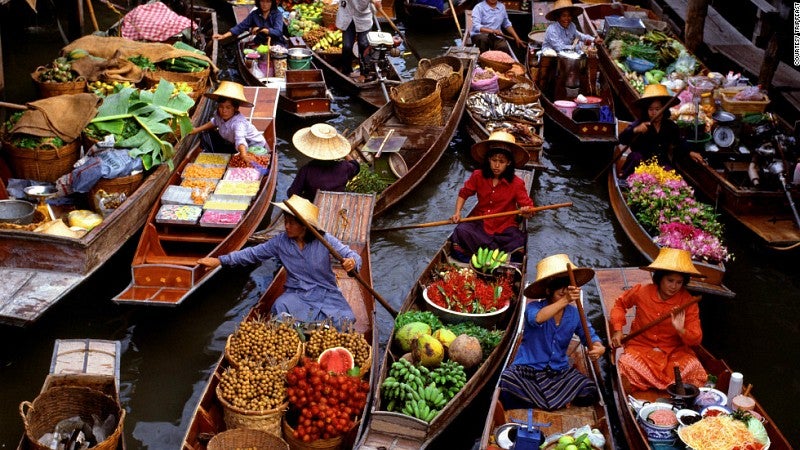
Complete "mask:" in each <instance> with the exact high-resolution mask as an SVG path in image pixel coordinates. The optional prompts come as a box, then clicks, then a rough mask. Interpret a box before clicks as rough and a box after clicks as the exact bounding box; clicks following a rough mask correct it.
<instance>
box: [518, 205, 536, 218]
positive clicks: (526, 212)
mask: <svg viewBox="0 0 800 450" xmlns="http://www.w3.org/2000/svg"><path fill="white" fill-rule="evenodd" d="M519 210H520V214H522V215H523V216H525V218H526V219H529V218H530V217H531V216H532V215H533V214H534V208H533V206H523V207H522V208H520V209H519Z"/></svg>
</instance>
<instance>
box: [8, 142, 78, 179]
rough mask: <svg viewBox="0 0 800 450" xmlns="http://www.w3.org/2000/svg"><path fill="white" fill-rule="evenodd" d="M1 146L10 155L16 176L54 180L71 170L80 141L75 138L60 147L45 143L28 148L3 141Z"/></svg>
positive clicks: (76, 156)
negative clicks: (34, 147) (37, 146)
mask: <svg viewBox="0 0 800 450" xmlns="http://www.w3.org/2000/svg"><path fill="white" fill-rule="evenodd" d="M3 147H5V149H6V151H7V152H8V155H9V156H10V162H11V167H12V169H13V170H14V174H15V175H16V176H17V178H23V179H26V180H36V181H48V182H54V181H56V180H57V179H58V178H59V177H61V176H62V175H64V174H66V173H68V172H71V171H72V165H73V164H75V162H77V161H78V158H80V150H81V142H80V140H78V139H76V140H74V141H72V142H70V143H69V144H65V145H63V146H61V147H56V146H54V145H52V144H47V145H44V146H42V147H39V148H36V149H30V148H20V147H17V146H16V145H14V144H12V143H11V142H8V141H5V142H3Z"/></svg>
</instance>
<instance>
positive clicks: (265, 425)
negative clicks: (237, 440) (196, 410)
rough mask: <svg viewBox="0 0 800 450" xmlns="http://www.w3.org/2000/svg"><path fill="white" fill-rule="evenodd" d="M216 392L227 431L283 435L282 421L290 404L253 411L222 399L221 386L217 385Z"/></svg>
mask: <svg viewBox="0 0 800 450" xmlns="http://www.w3.org/2000/svg"><path fill="white" fill-rule="evenodd" d="M216 392H217V400H219V402H220V404H221V405H222V412H223V418H224V419H225V427H226V428H227V429H229V430H235V429H239V428H247V429H251V430H261V431H266V432H267V433H269V434H273V435H275V436H280V435H281V419H282V418H283V414H284V413H285V412H286V409H288V408H289V403H288V402H285V403H283V404H282V405H281V406H279V407H277V408H274V409H263V410H260V411H252V410H247V409H242V408H239V407H238V406H234V405H231V404H230V403H229V402H228V401H227V400H225V399H224V398H222V395H220V394H221V392H220V389H219V385H217V388H216Z"/></svg>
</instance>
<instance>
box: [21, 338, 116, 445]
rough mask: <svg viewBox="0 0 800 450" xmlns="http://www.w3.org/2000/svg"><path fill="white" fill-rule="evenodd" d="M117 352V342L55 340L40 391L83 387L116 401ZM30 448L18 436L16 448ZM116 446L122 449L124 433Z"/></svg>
mask: <svg viewBox="0 0 800 450" xmlns="http://www.w3.org/2000/svg"><path fill="white" fill-rule="evenodd" d="M121 353H122V352H121V350H120V342H119V341H106V340H102V339H56V341H55V344H54V346H53V356H52V358H51V360H50V373H49V374H48V375H47V378H45V381H44V384H43V385H42V390H41V393H45V392H47V390H48V389H51V388H54V387H65V386H66V387H73V386H74V387H86V388H91V389H94V390H97V391H100V392H102V393H103V394H106V395H108V396H110V397H111V398H113V399H114V401H116V402H117V404H119V403H120V401H119V367H120V366H119V362H120V355H121ZM120 409H122V406H121V405H120ZM65 419H66V417H65ZM33 448H35V447H34V446H33V445H31V443H30V442H29V440H28V439H27V437H26V436H22V439H21V440H20V443H19V445H18V446H17V450H28V449H33ZM116 449H117V450H124V449H125V433H121V434H120V436H119V441H118V443H117V446H116Z"/></svg>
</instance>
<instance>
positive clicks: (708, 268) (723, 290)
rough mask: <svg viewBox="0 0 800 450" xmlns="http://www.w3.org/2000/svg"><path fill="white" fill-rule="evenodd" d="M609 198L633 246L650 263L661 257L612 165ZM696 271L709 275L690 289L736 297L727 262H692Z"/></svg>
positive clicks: (691, 284)
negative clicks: (729, 282)
mask: <svg viewBox="0 0 800 450" xmlns="http://www.w3.org/2000/svg"><path fill="white" fill-rule="evenodd" d="M608 197H609V201H610V202H611V208H612V209H613V210H614V215H616V216H617V221H619V224H620V226H621V227H622V229H623V231H625V234H627V235H628V238H629V239H630V240H631V242H633V245H634V246H636V248H637V249H638V250H639V252H640V253H641V254H642V255H644V257H645V258H647V260H648V262H652V261H653V260H654V259H655V257H656V256H658V251H659V247H658V245H657V244H656V243H655V242H654V240H653V239H654V236H651V235H650V234H649V233H648V232H647V230H645V229H644V227H642V225H641V224H640V223H639V222H638V221H637V220H636V215H635V214H634V213H633V211H631V209H630V207H628V204H627V202H626V201H625V191H624V190H623V188H622V187H621V186H620V184H619V178H617V168H616V166H615V165H612V167H611V170H610V171H609V174H608ZM693 262H694V265H695V267H696V268H697V270H699V271H700V272H701V273H702V274H703V275H705V276H706V277H705V278H703V279H702V280H692V281H691V282H690V283H689V288H691V289H693V290H696V291H699V292H705V293H708V294H714V295H720V296H723V297H733V296H734V295H735V294H734V293H733V291H731V290H730V289H728V288H727V287H725V286H724V285H723V284H722V281H723V280H722V279H723V277H724V276H725V265H724V264H722V263H718V264H710V263H706V262H700V261H693Z"/></svg>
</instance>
